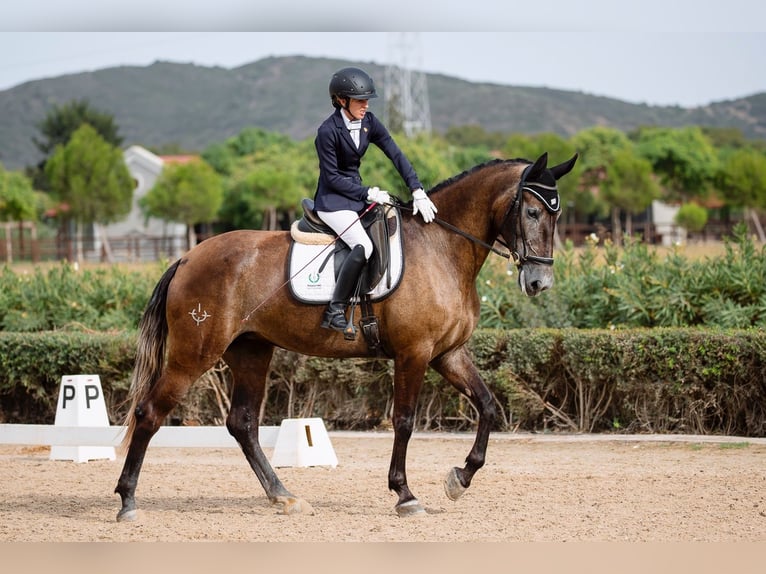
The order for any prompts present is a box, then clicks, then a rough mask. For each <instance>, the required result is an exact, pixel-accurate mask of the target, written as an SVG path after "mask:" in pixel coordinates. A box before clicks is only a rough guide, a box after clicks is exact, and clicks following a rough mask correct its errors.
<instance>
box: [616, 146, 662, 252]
mask: <svg viewBox="0 0 766 574" xmlns="http://www.w3.org/2000/svg"><path fill="white" fill-rule="evenodd" d="M601 193H602V194H603V197H604V200H605V201H606V202H607V203H609V204H610V205H611V206H612V233H613V235H614V240H615V243H618V244H619V243H620V242H621V238H620V237H619V233H620V212H621V211H622V212H624V213H625V232H626V234H627V235H629V236H630V235H632V234H633V215H635V214H639V213H641V212H642V211H644V210H645V209H646V208H647V207H649V206H650V205H651V204H652V201H654V200H655V199H658V198H659V197H660V187H659V185H657V182H656V181H655V180H654V178H653V176H652V166H651V165H650V164H649V162H648V161H646V160H645V159H643V158H641V157H638V156H637V155H635V153H634V152H633V150H632V149H628V148H625V149H620V150H618V151H617V152H615V154H614V156H613V158H612V161H611V163H610V164H609V165H607V166H606V177H605V178H604V181H603V182H602V184H601Z"/></svg>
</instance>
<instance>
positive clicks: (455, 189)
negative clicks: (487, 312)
mask: <svg viewBox="0 0 766 574" xmlns="http://www.w3.org/2000/svg"><path fill="white" fill-rule="evenodd" d="M492 175H493V174H489V176H488V174H483V173H482V172H477V173H475V174H471V175H469V176H467V177H466V178H465V179H463V180H461V181H459V182H457V183H455V184H453V186H451V187H449V188H445V189H443V190H441V191H440V192H438V193H437V194H436V195H437V196H438V195H440V194H444V195H443V196H442V197H436V198H435V203H436V204H437V207H438V210H439V211H438V213H437V217H439V218H440V219H441V220H443V221H445V222H447V223H449V224H451V225H453V226H454V227H456V228H458V229H460V230H461V231H463V232H465V233H466V234H469V235H471V236H473V237H475V238H476V239H479V240H481V241H483V242H484V243H486V244H489V245H492V244H493V243H494V241H495V239H496V238H497V236H498V234H499V232H500V229H499V227H498V225H499V218H498V215H497V214H498V212H499V211H504V210H505V209H506V204H507V203H508V202H510V201H512V198H511V196H510V193H507V190H508V186H507V182H508V178H507V177H499V176H495V177H492ZM506 200H507V201H506ZM432 225H433V224H432ZM443 231H444V232H446V233H447V234H448V237H447V240H448V241H449V244H450V249H451V250H453V253H454V254H455V255H458V254H459V253H461V254H464V255H463V257H474V258H475V257H476V255H474V254H476V253H481V250H478V251H477V249H476V247H477V244H476V243H474V242H473V241H471V240H469V239H466V238H465V237H461V236H460V235H459V234H457V233H455V232H454V231H450V230H447V229H444V230H443ZM488 254H489V253H488V252H487V253H486V254H485V256H484V257H482V258H480V260H479V259H475V260H474V267H475V273H476V274H478V272H479V269H480V268H481V266H482V265H483V264H484V261H485V260H486V255H488Z"/></svg>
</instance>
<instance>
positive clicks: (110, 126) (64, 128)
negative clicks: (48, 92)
mask: <svg viewBox="0 0 766 574" xmlns="http://www.w3.org/2000/svg"><path fill="white" fill-rule="evenodd" d="M83 124H89V125H91V126H92V127H93V129H95V130H96V132H98V134H99V135H100V136H101V137H102V138H103V139H104V140H105V141H106V142H108V143H109V144H110V145H112V146H114V147H120V146H121V145H122V137H120V135H119V133H118V131H119V130H118V127H117V125H116V124H115V123H114V118H113V117H112V116H111V115H110V114H107V113H105V112H101V111H98V110H96V109H94V108H92V107H91V105H90V103H89V102H88V100H87V99H81V100H72V101H70V102H68V103H66V104H63V105H61V106H59V105H56V104H54V105H53V107H51V108H50V109H49V110H48V112H47V113H46V115H45V119H44V120H42V121H41V122H40V123H39V124H38V125H37V128H38V129H39V131H40V135H41V137H40V138H35V137H33V138H32V142H33V143H34V144H35V146H36V147H37V149H38V150H40V152H41V153H42V154H43V156H44V157H43V159H42V160H41V161H40V163H38V164H37V165H36V166H35V167H30V168H28V169H27V175H29V177H30V178H31V179H32V181H33V185H34V187H35V189H40V190H46V191H47V190H49V186H50V184H49V182H48V181H47V179H46V178H45V164H46V163H47V161H48V158H49V157H50V155H51V154H52V153H53V152H54V151H55V150H56V146H59V145H66V144H67V143H69V140H70V139H71V137H72V135H73V134H74V133H75V132H76V131H77V130H78V129H79V128H80V126H82V125H83Z"/></svg>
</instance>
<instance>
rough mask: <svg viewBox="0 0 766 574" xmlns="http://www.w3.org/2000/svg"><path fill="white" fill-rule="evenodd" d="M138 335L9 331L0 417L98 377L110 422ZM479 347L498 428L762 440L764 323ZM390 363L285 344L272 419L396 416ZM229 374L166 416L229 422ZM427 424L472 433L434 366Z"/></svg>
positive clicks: (525, 336) (500, 335) (13, 416)
mask: <svg viewBox="0 0 766 574" xmlns="http://www.w3.org/2000/svg"><path fill="white" fill-rule="evenodd" d="M135 341H136V336H135V333H134V332H127V333H126V332H120V333H112V334H105V333H92V334H88V333H69V332H46V333H23V334H20V333H0V422H6V423H10V422H23V423H52V422H53V420H54V418H55V409H56V400H57V398H58V386H59V383H60V380H61V377H62V376H64V375H72V374H78V373H89V374H98V375H100V377H101V383H102V386H103V389H104V395H105V397H106V400H107V407H108V410H109V413H110V417H111V419H112V422H113V423H119V422H121V420H122V418H123V416H124V414H125V408H126V407H125V397H126V394H127V387H128V381H129V378H130V370H131V369H132V364H133V360H134V357H135ZM470 347H471V350H472V353H473V354H474V357H475V362H476V365H477V367H478V368H479V369H480V370H481V372H482V374H483V376H484V378H485V380H486V382H487V383H488V384H489V386H490V387H491V388H492V390H493V392H494V393H495V397H496V400H497V406H498V411H499V413H500V417H499V419H498V422H497V425H496V429H495V430H498V431H512V430H526V431H540V432H543V431H570V432H663V433H665V432H667V433H698V434H706V433H714V434H734V435H742V436H766V412H765V411H766V382H765V381H764V375H763V373H764V372H766V335H764V332H763V331H762V330H760V329H746V330H708V329H690V328H681V329H675V328H668V329H633V330H581V329H511V330H491V329H480V330H478V331H476V333H475V334H474V337H473V338H472V339H471V342H470ZM392 368H393V367H392V364H391V361H374V360H331V359H319V358H312V357H305V356H302V355H297V354H294V353H288V352H283V351H280V352H278V353H277V354H276V356H275V359H274V363H273V366H272V371H271V375H270V379H269V390H268V395H267V401H266V404H265V405H264V408H263V412H262V413H261V414H262V419H263V423H264V424H278V423H279V421H280V420H281V419H282V418H284V417H286V416H293V417H306V416H319V417H322V418H323V419H324V420H325V422H326V423H327V424H328V426H329V427H330V428H334V429H369V428H385V427H386V426H387V425H388V419H389V415H390V410H391V405H392V399H391V395H392V393H391V390H392V381H393V371H392ZM229 386H230V379H229V374H228V371H227V369H226V367H225V365H223V364H220V365H218V366H217V367H216V368H215V369H213V370H211V371H210V372H209V373H207V374H206V375H205V376H204V377H202V379H201V380H200V381H198V382H197V383H196V384H195V386H194V387H193V390H192V392H191V393H190V394H189V396H188V397H187V399H186V400H185V401H184V403H183V405H181V406H180V407H179V408H178V409H177V410H176V411H175V412H174V413H173V414H172V418H171V420H170V421H169V422H170V423H171V424H178V423H182V422H184V421H192V420H193V421H194V422H196V423H201V424H221V423H222V422H223V420H224V418H225V415H226V412H227V408H228V391H229ZM416 416H417V428H418V429H441V430H470V429H472V428H474V426H475V424H476V413H475V412H474V410H473V407H472V406H471V405H470V403H469V402H468V401H467V400H466V399H464V398H462V397H461V396H460V395H458V393H457V392H456V391H454V390H453V389H452V388H451V387H449V385H447V384H446V383H445V382H444V381H443V380H441V378H440V377H439V376H438V375H436V374H435V373H434V372H433V371H429V372H428V375H427V378H426V383H425V385H424V388H423V391H422V393H421V398H420V401H419V405H418V410H417V414H416Z"/></svg>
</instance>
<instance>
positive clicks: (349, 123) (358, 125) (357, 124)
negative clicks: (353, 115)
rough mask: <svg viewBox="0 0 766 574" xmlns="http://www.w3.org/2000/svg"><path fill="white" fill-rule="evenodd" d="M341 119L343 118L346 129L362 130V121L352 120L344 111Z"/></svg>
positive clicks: (341, 113)
mask: <svg viewBox="0 0 766 574" xmlns="http://www.w3.org/2000/svg"><path fill="white" fill-rule="evenodd" d="M340 117H342V118H343V123H344V124H346V129H348V130H349V131H350V130H360V129H362V120H350V119H348V116H347V115H346V112H344V111H343V110H341V111H340Z"/></svg>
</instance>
